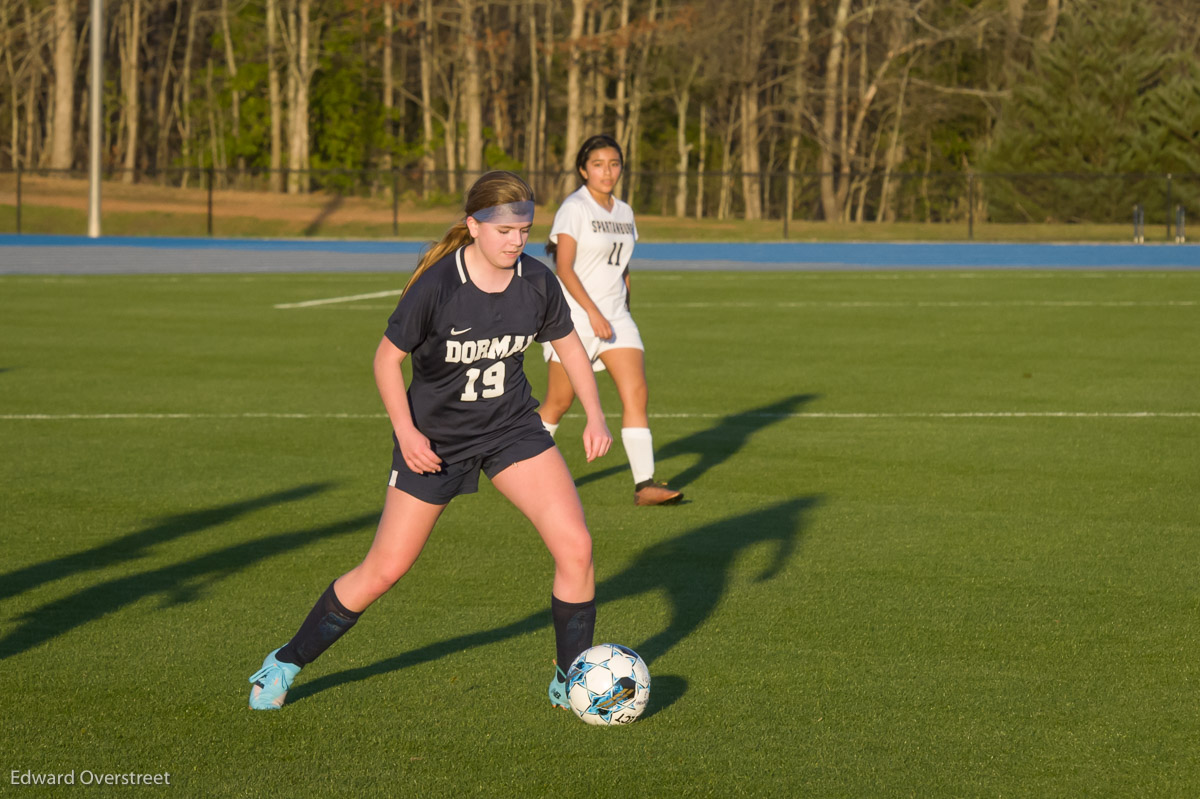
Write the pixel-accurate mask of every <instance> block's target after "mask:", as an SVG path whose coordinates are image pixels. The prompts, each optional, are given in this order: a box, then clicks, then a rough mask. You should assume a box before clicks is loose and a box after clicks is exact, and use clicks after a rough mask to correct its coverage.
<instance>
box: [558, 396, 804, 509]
mask: <svg viewBox="0 0 1200 799" xmlns="http://www.w3.org/2000/svg"><path fill="white" fill-rule="evenodd" d="M817 397H818V395H817V394H793V395H792V396H790V397H786V398H784V399H781V400H778V401H776V402H772V403H769V404H767V405H763V406H762V407H759V408H751V409H750V410H747V411H742V412H741V413H732V414H730V415H728V416H725V417H723V418H722V419H721V421H719V422H717V424H715V425H713V426H712V427H709V428H707V429H705V430H700V431H697V432H695V433H692V434H691V435H689V436H684V437H683V438H677V439H675V440H674V441H671V442H670V443H668V444H667V445H665V446H663V447H661V448H658V449H655V451H654V458H655V461H656V462H657V463H658V464H659V465H660V467H661V465H662V464H663V463H664V462H666V461H667V460H669V459H671V458H674V457H676V456H679V455H699V456H700V458H699V460H697V461H696V462H695V463H694V464H692V465H691V466H689V467H687V468H686V469H684V470H683V471H682V472H680V473H679V474H677V475H675V476H674V477H671V478H668V479H667V482H668V483H670V485H671V487H672V488H683V487H685V486H687V485H689V484H691V483H694V482H696V481H697V480H699V479H700V478H701V477H702V476H703V475H704V474H705V473H706V472H708V471H709V470H710V469H713V468H715V467H717V466H719V465H720V464H722V463H724V462H725V461H727V460H729V459H730V458H731V457H733V456H734V455H736V454H737V453H738V452H739V451H740V450H742V449H743V448H745V446H746V444H748V443H749V442H750V438H751V437H752V436H753V435H754V434H755V433H758V432H760V431H761V430H764V429H766V428H767V427H769V426H770V425H772V424H774V423H776V422H778V421H779V420H781V419H786V418H787V417H788V416H790V415H792V414H794V413H796V411H797V409H798V408H799V407H800V406H801V405H804V404H805V403H807V402H811V401H812V400H814V399H817ZM628 470H629V465H628V464H627V463H621V464H619V465H616V466H609V467H608V468H605V469H601V470H600V471H597V472H592V473H591V474H586V475H584V476H583V477H580V478H579V479H578V480H576V481H575V485H576V486H583V485H586V484H588V483H591V482H593V481H596V480H603V479H604V478H606V477H612V476H613V475H615V474H624V473H625V472H627V471H628ZM659 471H660V472H661V471H662V469H661V468H660V469H659Z"/></svg>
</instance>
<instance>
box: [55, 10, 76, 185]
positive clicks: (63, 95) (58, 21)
mask: <svg viewBox="0 0 1200 799" xmlns="http://www.w3.org/2000/svg"><path fill="white" fill-rule="evenodd" d="M74 67H75V3H74V1H73V0H55V2H54V112H53V113H54V116H53V125H52V126H51V133H50V166H51V168H53V169H70V168H71V164H72V161H73V160H74V159H73V157H72V153H71V142H72V140H73V139H74V135H73V134H74V120H73V118H72V117H73V113H72V112H73V110H74V106H75V69H74Z"/></svg>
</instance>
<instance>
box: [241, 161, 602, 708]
mask: <svg viewBox="0 0 1200 799" xmlns="http://www.w3.org/2000/svg"><path fill="white" fill-rule="evenodd" d="M465 210H466V215H465V217H464V219H463V220H462V221H460V222H459V223H458V224H456V225H454V227H452V228H451V229H450V230H449V231H448V232H447V233H446V235H445V236H444V237H443V238H442V240H441V241H440V242H439V243H437V244H436V245H435V246H434V247H433V248H432V249H430V250H429V251H428V252H427V253H425V254H424V256H423V257H422V258H421V261H420V263H419V264H418V266H417V269H416V271H415V272H414V273H413V276H412V278H410V279H409V281H408V284H407V285H406V286H405V289H404V293H403V295H402V296H401V298H400V302H399V304H398V305H397V306H396V310H395V312H394V313H393V314H392V316H391V318H390V319H389V320H388V326H387V330H386V332H385V333H384V336H383V339H382V340H381V341H380V342H379V348H378V349H377V350H376V352H375V383H376V385H377V386H378V388H379V394H380V396H381V397H382V399H383V404H384V407H385V408H386V409H387V413H388V418H389V419H390V420H391V424H392V439H393V445H394V446H393V453H392V469H391V475H390V478H389V480H388V488H387V497H386V500H385V502H384V506H383V515H382V517H381V518H380V520H379V527H378V529H377V531H376V533H375V540H374V542H373V543H372V544H371V547H370V549H369V550H368V552H367V555H366V557H365V558H364V559H363V561H362V563H360V564H359V565H358V566H356V567H354V568H353V569H351V570H350V571H349V572H347V573H346V574H343V575H342V576H341V577H339V578H337V579H336V580H334V581H333V582H332V583H330V585H329V587H328V588H327V589H325V593H323V594H322V595H321V597H320V599H318V600H317V603H316V605H315V606H314V607H313V609H312V610H311V611H310V612H309V614H308V616H307V618H305V619H304V622H303V623H302V624H301V625H300V629H299V630H298V631H297V632H296V634H295V635H294V636H293V637H292V639H291V640H290V641H289V642H288V643H287V644H285V645H284V646H282V647H280V648H279V649H277V650H275V651H273V652H271V653H270V654H269V655H267V657H266V659H265V660H264V661H263V666H262V668H261V669H260V670H259V671H258V672H256V673H255V674H254V675H252V676H251V677H250V682H251V683H253V688H252V689H251V691H250V707H252V708H255V709H256V710H274V709H277V708H280V707H282V706H283V702H284V699H285V697H286V695H287V691H288V688H289V687H290V686H291V684H292V681H293V680H294V679H295V678H296V675H297V674H299V672H300V669H301V668H302V667H303V666H305V665H307V664H308V663H311V662H312V661H313V660H315V659H316V658H317V656H318V655H320V654H321V653H322V652H324V651H325V650H326V649H327V648H328V647H329V646H330V645H331V644H332V643H333V642H334V641H336V640H337V639H338V638H339V637H341V635H342V634H344V633H345V632H346V631H347V630H349V629H350V627H352V626H353V625H354V623H355V622H356V621H357V620H358V617H359V616H360V615H361V614H362V612H363V611H364V610H366V609H367V607H368V606H369V605H370V604H371V603H372V602H374V601H375V600H376V599H378V598H379V597H380V596H382V595H383V594H384V593H385V592H386V591H387V590H388V589H389V588H391V587H392V585H394V584H395V583H396V581H397V580H399V579H400V578H401V577H402V576H403V575H404V574H405V573H406V572H407V571H408V570H409V568H410V567H411V566H412V565H413V563H414V562H416V559H417V556H418V555H419V554H420V553H421V549H422V547H423V546H424V545H425V542H426V540H427V539H428V538H429V534H430V533H431V532H432V530H433V526H434V523H435V522H436V521H437V519H438V516H439V515H441V512H442V510H443V509H444V508H445V507H446V505H447V504H448V503H449V502H450V500H451V499H453V498H454V497H455V496H457V495H459V494H469V493H473V492H474V491H475V490H476V489H477V487H478V481H479V472H480V471H483V472H484V473H485V474H486V475H487V476H488V478H489V479H490V480H491V481H492V484H493V485H495V486H496V488H497V489H498V490H499V491H500V493H502V494H503V495H504V496H505V497H507V498H508V499H509V501H511V502H512V503H513V504H514V505H515V506H516V507H517V508H518V509H519V510H520V511H521V512H522V513H524V514H525V516H526V517H528V519H529V520H530V522H532V523H533V526H534V527H535V528H536V529H537V531H538V533H539V534H540V535H541V537H542V540H543V541H544V542H545V544H546V546H547V548H548V549H549V550H550V554H551V556H552V557H553V558H554V582H553V588H552V592H551V615H552V617H553V622H554V632H555V641H556V649H557V652H556V654H557V664H558V666H557V667H556V669H555V674H554V677H553V679H552V680H551V682H550V690H549V695H550V701H551V703H552V704H554V705H557V706H561V707H566V686H565V678H564V675H563V670H565V669H566V668H567V667H568V666H569V665H570V664H571V662H572V661H573V660H574V659H575V656H576V655H577V654H579V653H580V652H582V651H583V650H584V649H587V648H588V647H590V646H591V645H592V633H593V630H594V628H595V620H596V605H595V575H594V572H593V568H592V541H591V536H590V535H589V533H588V529H587V525H586V523H585V522H584V517H583V507H582V505H581V504H580V501H579V495H578V493H577V492H576V490H575V484H574V482H573V480H572V479H571V475H570V473H569V472H568V471H567V466H566V463H565V462H564V461H563V458H562V455H561V454H560V453H559V451H558V449H557V448H555V446H554V440H553V438H551V436H550V435H549V434H548V433H547V432H546V430H545V429H544V428H543V426H542V423H541V421H540V419H539V418H538V415H537V410H536V409H537V402H536V401H535V400H534V399H533V396H532V391H531V390H530V386H529V382H528V381H527V380H526V378H525V372H524V369H523V359H524V355H523V353H524V351H525V349H526V348H527V347H528V346H529V345H530V344H531V343H533V342H534V341H535V340H536V341H542V342H547V343H549V344H552V345H553V346H554V347H555V348H556V351H557V352H559V353H560V357H561V359H562V364H563V367H564V368H565V370H566V374H567V375H568V377H569V379H570V380H571V381H572V385H573V386H574V391H575V392H577V393H578V394H579V397H580V399H581V400H582V402H583V407H584V409H585V411H586V412H587V425H586V427H585V429H584V432H583V445H584V451H585V453H586V455H587V459H588V460H589V461H591V460H593V459H595V458H597V457H600V456H601V455H604V454H605V453H606V452H607V451H608V448H609V446H610V445H611V443H612V436H611V435H610V434H609V432H608V427H607V426H606V425H605V422H604V414H603V412H602V411H601V409H600V399H599V394H598V392H597V389H596V381H595V378H594V376H593V374H592V369H591V364H590V363H589V361H588V357H587V354H586V352H585V351H584V348H583V345H582V344H581V343H580V341H579V337H578V335H576V333H575V331H574V329H573V326H572V323H571V316H570V312H569V309H568V307H567V304H566V302H565V300H564V298H563V295H562V290H561V288H560V287H559V284H558V281H557V280H555V279H554V275H553V273H552V272H551V271H550V270H549V268H547V267H546V266H545V265H544V264H542V263H540V262H538V261H536V260H533V259H532V258H528V257H526V256H524V255H523V254H522V250H523V249H524V247H525V244H526V242H527V241H528V238H529V229H530V227H531V226H532V224H533V192H532V191H531V190H530V188H529V186H528V185H527V184H526V183H525V182H524V181H523V180H521V178H519V177H518V176H517V175H514V174H513V173H511V172H489V173H487V174H485V175H483V176H482V177H481V178H479V180H478V181H476V183H475V184H474V185H473V186H472V187H471V188H470V189H469V190H468V192H467V198H466V208H465ZM410 357H411V358H412V380H411V383H410V384H409V385H408V387H407V390H406V388H405V385H404V378H403V375H402V372H401V370H400V365H401V363H403V362H404V360H405V359H407V358H410Z"/></svg>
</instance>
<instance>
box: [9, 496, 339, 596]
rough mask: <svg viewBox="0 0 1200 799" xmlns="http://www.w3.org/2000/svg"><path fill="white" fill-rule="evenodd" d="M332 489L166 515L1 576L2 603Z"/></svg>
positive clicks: (259, 498) (231, 503)
mask: <svg viewBox="0 0 1200 799" xmlns="http://www.w3.org/2000/svg"><path fill="white" fill-rule="evenodd" d="M329 487H330V484H329V483H309V484H308V485H302V486H296V487H295V488H289V489H287V490H285V491H276V492H274V493H272V494H265V495H263V496H261V497H255V498H253V499H247V500H242V501H241V502H230V503H228V504H225V505H216V506H214V507H211V508H204V509H203V510H196V511H190V512H188V513H180V514H177V515H175V516H166V517H164V518H162V519H160V520H158V521H156V522H155V523H154V524H152V525H150V526H149V527H147V528H145V529H143V530H138V531H136V532H133V533H129V534H128V535H124V536H121V537H120V538H117V539H115V540H113V541H109V542H107V543H105V544H101V545H100V546H96V547H92V548H91V549H85V550H82V551H79V552H73V553H71V554H70V555H61V556H59V557H57V558H52V559H50V560H44V561H42V562H41V563H34V564H30V565H29V566H23V567H21V568H19V569H14V570H12V571H10V572H6V573H4V574H0V600H3V599H8V598H9V597H14V596H17V595H18V594H23V593H25V592H26V591H29V590H32V589H34V588H38V587H40V586H42V585H45V584H47V583H51V582H54V581H56V580H62V579H64V578H67V577H74V576H76V575H78V574H83V573H85V572H90V571H95V570H97V569H103V568H107V567H108V566H112V565H114V564H117V563H124V562H126V561H131V560H137V559H138V558H143V557H146V555H148V554H149V552H150V550H151V548H153V547H154V546H156V545H158V544H165V543H167V542H168V541H174V540H175V539H177V538H183V537H184V536H187V535H191V534H192V533H197V532H200V531H202V530H206V529H208V528H210V527H217V526H219V525H222V524H225V523H227V522H231V521H233V520H234V519H236V518H238V517H239V516H244V515H246V514H247V513H252V512H254V511H256V510H259V509H261V508H269V507H271V506H272V505H282V504H283V503H285V502H295V501H296V500H300V499H304V498H306V497H310V496H312V495H313V494H317V493H320V492H322V491H325V490H326V489H328V488H329Z"/></svg>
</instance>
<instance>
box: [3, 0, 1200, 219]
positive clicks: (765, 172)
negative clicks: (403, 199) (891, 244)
mask: <svg viewBox="0 0 1200 799" xmlns="http://www.w3.org/2000/svg"><path fill="white" fill-rule="evenodd" d="M104 8H105V11H104V19H103V25H104V28H105V30H104V38H105V41H106V48H105V53H104V63H105V72H104V86H103V99H104V105H103V108H104V126H103V131H104V132H103V140H104V151H103V156H102V158H103V162H104V164H105V166H106V168H107V169H109V170H111V171H114V172H117V173H119V174H120V175H121V179H123V180H126V181H129V182H134V181H138V180H147V179H157V180H160V181H167V180H170V181H173V182H175V183H176V184H183V185H186V183H187V182H188V181H189V180H191V181H195V180H197V179H198V178H197V176H198V174H199V172H198V170H200V169H209V168H211V169H213V170H214V171H215V172H217V173H220V174H221V175H222V176H223V178H224V179H226V180H228V181H229V182H230V185H242V186H248V185H250V184H251V183H255V185H258V184H261V185H262V187H264V188H267V189H269V190H271V191H278V192H290V193H303V192H308V191H312V190H313V189H314V188H328V187H329V186H330V185H331V184H336V183H337V182H338V181H339V180H341V181H351V182H354V181H359V182H360V183H362V181H361V175H363V174H369V175H372V176H373V177H371V178H370V179H369V180H367V181H366V182H365V183H362V185H363V186H365V188H364V190H367V191H370V190H371V189H372V187H374V188H378V187H379V186H380V185H386V180H387V178H386V175H387V173H389V172H392V171H393V170H400V171H403V172H404V173H405V174H409V173H413V174H418V175H419V176H420V178H419V180H420V189H419V191H420V193H421V194H422V195H423V196H424V197H426V198H429V197H430V196H431V195H437V194H444V195H447V196H454V195H457V194H458V193H459V192H460V191H461V189H462V187H463V183H464V181H469V179H470V176H471V174H473V173H478V172H480V171H482V170H484V169H487V168H495V167H501V168H509V169H515V170H518V171H521V172H523V173H525V174H528V175H531V176H533V177H534V178H535V179H536V181H537V186H536V187H537V188H538V191H539V194H540V195H541V196H546V191H550V192H551V193H556V192H557V191H559V190H561V187H562V185H561V183H560V182H559V181H558V180H557V177H558V176H559V175H562V174H564V173H567V172H570V170H571V168H572V163H573V160H574V155H575V151H576V149H577V147H578V145H579V143H580V142H581V141H582V140H583V138H585V137H586V136H587V135H590V134H591V133H594V132H601V131H603V132H609V133H611V134H613V135H615V136H616V138H617V139H618V140H619V141H620V142H621V144H622V146H623V148H624V150H625V154H626V164H627V171H626V180H625V184H624V187H623V191H624V193H625V194H626V195H635V196H636V195H638V194H639V192H641V193H642V194H644V195H647V196H651V197H652V198H653V200H652V206H653V207H654V208H655V210H658V211H660V212H661V213H664V214H674V215H678V216H683V215H695V216H701V215H704V216H713V217H717V218H725V217H729V216H740V217H743V218H747V219H758V218H762V217H763V216H764V215H766V214H768V213H771V214H776V215H777V214H778V213H779V211H778V209H783V210H782V213H786V214H787V215H788V216H789V218H790V217H791V216H793V215H796V216H801V217H805V218H811V219H826V220H834V221H852V220H854V221H864V220H877V221H888V220H892V219H896V218H898V217H903V218H907V219H911V218H924V219H926V220H931V221H936V220H948V219H956V218H962V216H963V215H964V214H966V213H967V212H968V211H970V212H978V213H979V214H980V215H981V218H982V216H987V217H988V218H991V219H992V220H993V221H1073V220H1081V221H1082V220H1089V219H1090V220H1102V221H1106V220H1110V219H1112V218H1118V219H1124V218H1125V215H1126V213H1127V209H1128V207H1129V206H1128V198H1129V196H1131V192H1132V193H1136V192H1138V191H1142V190H1143V189H1142V188H1139V182H1142V183H1147V184H1148V185H1149V184H1153V185H1155V186H1157V185H1158V184H1159V183H1161V177H1162V175H1163V174H1166V173H1171V174H1174V175H1177V176H1180V180H1179V181H1178V183H1177V184H1176V186H1177V187H1176V189H1175V190H1176V191H1177V197H1178V198H1179V200H1180V201H1181V202H1187V203H1190V204H1191V205H1192V207H1196V201H1197V200H1200V58H1198V55H1200V4H1198V3H1196V2H1195V0H107V2H106V3H105V6H104ZM88 10H89V9H88V3H87V0H0V50H2V51H3V65H2V66H0V169H2V168H10V169H15V168H17V167H20V168H22V169H25V170H33V169H56V170H68V169H79V168H81V167H82V166H83V165H84V164H85V163H86V160H87V140H88V139H87V114H86V108H87V99H88V92H89V91H90V75H89V73H88V69H87V63H88V58H87V55H88V53H87V51H88V37H89V25H90V19H89V15H88ZM331 170H345V172H336V171H331ZM339 175H340V177H339ZM347 175H358V176H360V177H359V178H350V177H346V176H347ZM1064 175H1071V176H1085V177H1086V178H1087V179H1081V178H1079V177H1073V178H1072V179H1070V180H1067V179H1064V177H1063V176H1064ZM780 176H782V177H780ZM966 176H972V177H971V179H970V180H965V179H964V177H966ZM974 176H979V177H980V180H976V179H975V178H974ZM1189 177H1190V178H1195V179H1196V180H1191V181H1189V179H1188V178H1189ZM947 182H948V183H949V185H951V187H952V188H950V189H949V190H947V189H946V188H945V186H944V185H943V186H941V187H939V184H945V183H947ZM343 188H345V187H343ZM1147 190H1149V189H1147ZM1153 190H1154V191H1160V190H1159V189H1153ZM642 205H645V203H642Z"/></svg>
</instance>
